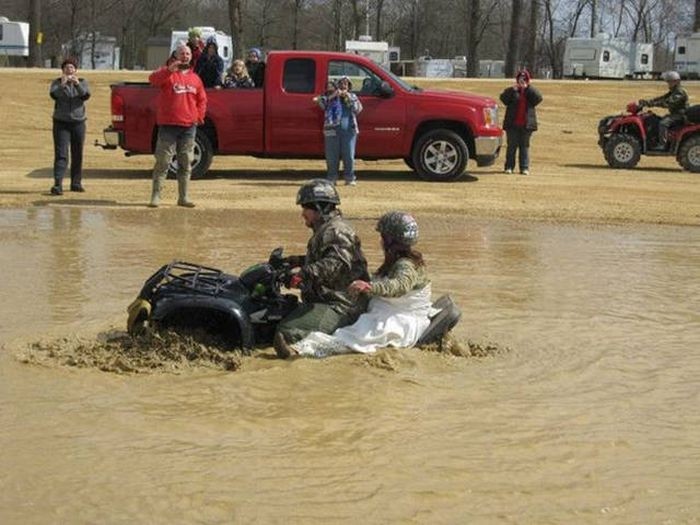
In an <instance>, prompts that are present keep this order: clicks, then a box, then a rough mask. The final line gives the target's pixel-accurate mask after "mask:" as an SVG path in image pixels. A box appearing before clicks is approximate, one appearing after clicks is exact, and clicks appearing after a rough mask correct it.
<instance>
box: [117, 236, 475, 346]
mask: <svg viewBox="0 0 700 525" xmlns="http://www.w3.org/2000/svg"><path fill="white" fill-rule="evenodd" d="M289 272H290V266H289V264H288V263H287V262H285V260H284V257H283V250H282V248H276V249H275V250H273V251H272V253H271V254H270V257H269V259H268V261H267V262H266V263H261V264H256V265H254V266H251V267H250V268H248V269H247V270H245V271H244V272H243V273H241V275H240V276H238V277H237V276H235V275H230V274H227V273H224V272H222V271H221V270H217V269H215V268H209V267H206V266H200V265H198V264H191V263H187V262H181V261H173V262H171V263H170V264H167V265H165V266H163V267H161V268H160V269H159V270H158V271H157V272H155V273H154V274H153V275H152V276H151V277H149V278H148V279H147V280H146V282H145V283H144V285H143V288H142V289H141V292H140V293H139V295H138V297H137V298H136V300H134V301H133V302H132V303H131V305H129V308H128V318H127V330H128V332H129V333H130V334H131V335H139V334H141V333H143V332H144V331H145V330H147V329H163V328H164V329H171V330H175V331H177V330H183V329H185V330H192V329H203V330H204V331H205V332H207V333H210V334H216V335H218V336H220V337H223V338H224V339H225V340H226V342H227V345H228V346H229V347H230V348H231V349H236V348H238V349H241V350H243V351H245V352H250V351H251V350H253V349H254V348H256V347H262V346H270V345H271V344H272V338H273V336H274V333H275V328H276V326H277V323H278V322H279V321H280V320H281V319H283V318H284V317H285V316H286V315H287V314H288V313H290V312H291V311H292V310H293V309H294V308H295V307H296V306H297V303H298V299H297V296H296V295H294V294H289V293H283V291H282V287H283V285H284V283H286V282H287V281H288V280H289V275H290V273H289ZM433 306H434V307H435V308H436V309H438V310H440V311H439V312H438V313H437V314H436V315H435V316H434V317H433V318H432V319H431V323H430V326H429V327H428V329H427V330H426V331H425V332H424V334H423V335H422V337H421V339H420V340H419V341H418V344H419V345H425V344H431V343H439V342H441V341H442V338H443V337H444V336H445V335H446V334H447V332H449V331H450V330H451V329H452V328H453V327H454V326H455V325H456V324H457V322H458V321H459V319H460V317H461V315H462V314H461V312H460V310H459V308H457V306H456V305H455V304H454V302H453V301H452V299H451V298H450V297H449V296H447V295H444V296H442V297H440V298H439V299H438V300H437V301H435V303H434V305H433Z"/></svg>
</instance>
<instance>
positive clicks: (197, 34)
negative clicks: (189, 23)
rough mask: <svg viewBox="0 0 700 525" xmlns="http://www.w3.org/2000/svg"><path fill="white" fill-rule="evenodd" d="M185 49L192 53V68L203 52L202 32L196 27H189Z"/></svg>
mask: <svg viewBox="0 0 700 525" xmlns="http://www.w3.org/2000/svg"><path fill="white" fill-rule="evenodd" d="M187 47H189V48H190V51H192V61H191V63H192V67H195V66H196V65H197V62H199V57H201V56H202V53H203V51H204V41H203V40H202V30H201V29H199V28H198V27H190V28H189V30H188V31H187Z"/></svg>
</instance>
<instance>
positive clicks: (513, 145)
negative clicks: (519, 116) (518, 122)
mask: <svg viewBox="0 0 700 525" xmlns="http://www.w3.org/2000/svg"><path fill="white" fill-rule="evenodd" d="M530 135H532V131H530V130H528V129H525V128H520V127H518V128H510V129H508V130H506V137H507V138H508V146H507V147H506V166H505V169H507V170H513V169H515V150H516V149H517V150H518V164H519V166H520V172H521V173H522V172H523V171H525V170H528V169H530Z"/></svg>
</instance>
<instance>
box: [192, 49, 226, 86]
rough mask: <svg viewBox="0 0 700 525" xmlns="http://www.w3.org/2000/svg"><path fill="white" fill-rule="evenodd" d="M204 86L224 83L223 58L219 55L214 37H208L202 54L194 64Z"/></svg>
mask: <svg viewBox="0 0 700 525" xmlns="http://www.w3.org/2000/svg"><path fill="white" fill-rule="evenodd" d="M194 72H195V73H197V74H198V75H199V78H201V79H202V84H204V87H205V88H220V87H221V86H223V83H224V59H223V58H221V57H220V56H219V46H218V44H217V43H216V38H214V37H209V38H208V39H207V44H206V46H204V51H203V52H202V56H200V57H199V60H197V63H196V64H195V66H194Z"/></svg>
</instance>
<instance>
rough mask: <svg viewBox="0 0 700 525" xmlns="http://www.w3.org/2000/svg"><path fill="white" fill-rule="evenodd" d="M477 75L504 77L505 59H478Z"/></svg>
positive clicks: (482, 76)
mask: <svg viewBox="0 0 700 525" xmlns="http://www.w3.org/2000/svg"><path fill="white" fill-rule="evenodd" d="M479 76H480V77H481V78H505V76H506V61H505V60H479Z"/></svg>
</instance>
